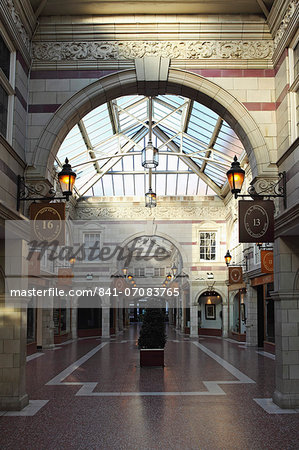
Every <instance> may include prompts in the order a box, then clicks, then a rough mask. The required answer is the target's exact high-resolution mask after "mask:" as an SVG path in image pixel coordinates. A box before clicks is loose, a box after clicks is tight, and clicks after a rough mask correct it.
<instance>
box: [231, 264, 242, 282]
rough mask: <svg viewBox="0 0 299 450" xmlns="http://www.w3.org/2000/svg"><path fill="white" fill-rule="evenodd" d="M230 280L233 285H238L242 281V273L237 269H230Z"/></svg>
mask: <svg viewBox="0 0 299 450" xmlns="http://www.w3.org/2000/svg"><path fill="white" fill-rule="evenodd" d="M230 276H231V279H232V280H233V281H234V283H239V282H241V279H242V272H241V270H240V268H239V267H237V268H235V269H234V268H233V267H232V268H231V273H230Z"/></svg>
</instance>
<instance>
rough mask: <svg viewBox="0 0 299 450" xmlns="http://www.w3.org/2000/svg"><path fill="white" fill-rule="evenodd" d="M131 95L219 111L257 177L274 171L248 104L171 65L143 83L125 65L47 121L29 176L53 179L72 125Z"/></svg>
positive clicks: (80, 93)
mask: <svg viewBox="0 0 299 450" xmlns="http://www.w3.org/2000/svg"><path fill="white" fill-rule="evenodd" d="M130 94H141V95H151V96H154V95H158V94H174V95H183V96H185V97H188V98H190V99H193V100H196V101H198V102H200V103H202V104H204V105H205V106H207V107H208V108H211V109H212V110H214V111H215V112H216V113H218V114H219V115H220V116H221V117H222V118H223V119H224V120H225V121H226V122H227V123H228V124H229V125H230V126H231V127H232V128H233V129H234V131H235V132H236V134H237V135H238V136H239V138H240V140H241V141H242V143H243V145H244V148H245V149H246V152H247V155H248V158H249V163H250V167H251V171H252V175H253V177H256V176H259V175H261V174H268V175H271V174H273V171H274V169H273V167H271V165H270V159H269V153H268V149H267V146H266V143H265V140H264V138H263V135H262V133H261V131H260V130H259V127H258V125H257V124H256V122H255V121H254V119H253V118H252V116H251V115H250V113H249V112H248V110H247V109H246V108H245V107H244V105H242V103H240V102H239V101H238V100H237V99H236V98H235V97H233V96H232V95H231V94H230V93H228V92H227V91H225V90H224V89H223V88H221V87H220V86H218V85H217V84H215V83H213V82H212V81H210V80H207V79H206V78H204V77H201V76H199V75H196V74H193V73H190V72H187V71H183V70H178V69H170V70H169V75H168V80H167V81H147V82H145V81H143V82H140V81H138V79H137V75H136V71H135V70H125V71H122V72H118V73H114V74H112V75H108V76H105V77H103V78H101V79H99V80H98V81H96V82H94V83H92V84H91V85H89V86H87V87H85V88H84V89H82V90H81V91H79V92H78V93H77V94H75V95H74V96H73V97H71V98H70V99H69V100H68V101H66V102H65V103H64V104H63V105H62V106H61V107H60V108H59V109H58V110H57V111H56V112H55V113H54V115H53V117H52V119H51V120H50V121H49V123H48V125H47V127H46V128H45V130H44V132H43V133H42V135H41V137H40V139H39V141H38V144H37V146H36V148H35V152H34V156H33V161H32V167H31V168H30V169H29V170H28V171H27V176H28V177H29V178H31V179H41V178H42V179H44V178H46V179H49V180H51V175H52V168H53V164H54V159H55V156H56V154H57V152H58V150H59V147H60V145H61V144H62V142H63V140H64V138H65V137H66V135H67V134H68V132H69V131H70V130H71V129H72V128H73V126H74V125H75V124H76V123H78V122H79V120H81V119H82V118H83V117H84V116H85V115H86V114H87V113H88V112H90V111H91V110H93V109H94V108H96V107H98V106H99V105H101V104H104V103H106V102H107V101H110V100H113V99H115V98H117V97H120V96H123V95H130Z"/></svg>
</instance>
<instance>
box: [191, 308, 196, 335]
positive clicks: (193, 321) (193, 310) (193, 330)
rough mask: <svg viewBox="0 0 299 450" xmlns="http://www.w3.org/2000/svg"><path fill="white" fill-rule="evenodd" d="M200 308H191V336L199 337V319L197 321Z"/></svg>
mask: <svg viewBox="0 0 299 450" xmlns="http://www.w3.org/2000/svg"><path fill="white" fill-rule="evenodd" d="M197 312H198V306H197V305H191V306H190V336H192V337H197V336H198V319H197Z"/></svg>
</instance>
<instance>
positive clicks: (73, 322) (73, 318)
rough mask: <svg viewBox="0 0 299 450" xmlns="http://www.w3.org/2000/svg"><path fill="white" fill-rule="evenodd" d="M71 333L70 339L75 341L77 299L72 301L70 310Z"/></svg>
mask: <svg viewBox="0 0 299 450" xmlns="http://www.w3.org/2000/svg"><path fill="white" fill-rule="evenodd" d="M71 327H72V328H71V331H72V339H77V337H78V298H77V299H74V300H73V301H72V310H71Z"/></svg>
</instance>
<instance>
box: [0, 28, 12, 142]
mask: <svg viewBox="0 0 299 450" xmlns="http://www.w3.org/2000/svg"><path fill="white" fill-rule="evenodd" d="M0 26H1V23H0ZM0 28H1V29H2V30H3V29H4V27H0ZM2 33H3V31H1V33H0V133H1V134H2V136H4V137H5V138H6V139H7V140H8V141H9V142H11V139H12V122H13V121H12V112H13V99H14V75H15V74H14V72H15V71H14V67H15V51H14V49H13V47H12V45H11V43H10V41H9V39H8V36H6V35H4V34H2Z"/></svg>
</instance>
